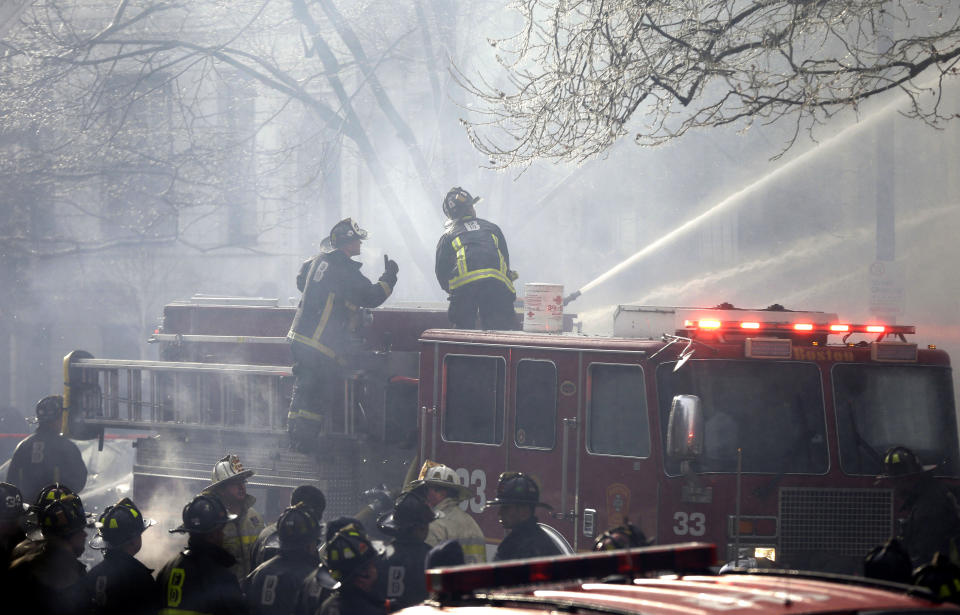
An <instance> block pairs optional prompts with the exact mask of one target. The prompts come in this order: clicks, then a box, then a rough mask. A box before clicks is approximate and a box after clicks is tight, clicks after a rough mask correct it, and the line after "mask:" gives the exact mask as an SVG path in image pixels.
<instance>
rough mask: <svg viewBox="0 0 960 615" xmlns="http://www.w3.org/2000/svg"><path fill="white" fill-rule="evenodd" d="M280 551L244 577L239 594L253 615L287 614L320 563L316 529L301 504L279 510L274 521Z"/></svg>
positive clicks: (316, 524)
mask: <svg viewBox="0 0 960 615" xmlns="http://www.w3.org/2000/svg"><path fill="white" fill-rule="evenodd" d="M277 536H278V537H279V538H280V551H279V553H277V555H275V556H273V557H272V558H270V559H268V560H267V561H266V562H264V563H263V564H261V565H259V566H257V568H256V569H255V570H254V571H253V572H251V573H250V574H249V575H247V578H245V579H244V580H243V583H242V587H243V593H244V595H245V596H246V598H247V603H248V604H249V605H250V612H251V613H255V614H256V615H289V614H290V613H293V611H294V607H295V606H296V601H297V591H299V589H300V587H301V586H302V585H303V582H304V579H306V577H307V575H308V574H310V573H311V572H312V571H313V570H314V569H316V568H317V566H318V565H319V564H320V555H319V553H318V552H317V546H318V544H319V538H320V526H319V524H318V523H317V520H316V519H315V518H314V517H313V515H311V514H310V513H309V512H308V510H307V507H306V506H305V505H303V504H302V503H301V504H297V505H296V506H291V507H290V508H287V509H286V510H285V511H283V514H281V515H280V518H279V519H277Z"/></svg>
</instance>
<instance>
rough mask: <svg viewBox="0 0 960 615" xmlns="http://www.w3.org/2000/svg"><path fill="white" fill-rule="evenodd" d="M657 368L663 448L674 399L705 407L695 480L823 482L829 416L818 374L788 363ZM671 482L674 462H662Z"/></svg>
mask: <svg viewBox="0 0 960 615" xmlns="http://www.w3.org/2000/svg"><path fill="white" fill-rule="evenodd" d="M673 366H674V363H673V362H670V363H664V364H662V365H660V366H659V367H658V368H657V388H658V391H657V401H658V404H659V410H660V426H661V430H662V434H661V437H662V439H663V442H664V444H666V429H667V423H668V421H669V415H670V403H671V401H672V400H673V396H674V395H681V394H686V395H697V396H698V397H700V402H701V405H702V407H703V419H704V421H703V432H704V433H703V448H704V451H703V455H701V456H700V458H698V459H697V460H695V461H694V464H693V467H694V469H695V470H696V471H698V472H736V471H737V449H738V448H739V449H741V451H742V458H743V471H744V472H753V473H769V474H774V475H778V474H823V473H825V472H826V471H827V469H828V467H829V460H828V457H827V436H826V414H825V411H824V406H823V390H822V386H821V377H820V369H819V368H818V367H817V365H816V364H814V363H800V362H792V361H782V362H781V361H732V360H731V361H718V360H710V361H706V360H696V359H694V360H691V361H689V362H688V363H687V364H686V365H684V366H683V367H681V368H680V369H679V370H678V371H676V372H675V371H673ZM665 464H666V468H667V472H668V473H669V474H674V475H675V474H679V473H680V463H679V461H676V460H673V459H666V460H665Z"/></svg>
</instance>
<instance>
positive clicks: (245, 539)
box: [223, 534, 259, 545]
mask: <svg viewBox="0 0 960 615" xmlns="http://www.w3.org/2000/svg"><path fill="white" fill-rule="evenodd" d="M257 536H259V534H253V535H250V536H228V537H226V538H224V539H223V544H235V543H238V542H239V543H240V544H244V545H250V544H253V543H254V542H256V540H257Z"/></svg>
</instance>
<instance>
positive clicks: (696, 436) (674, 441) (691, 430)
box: [667, 395, 703, 461]
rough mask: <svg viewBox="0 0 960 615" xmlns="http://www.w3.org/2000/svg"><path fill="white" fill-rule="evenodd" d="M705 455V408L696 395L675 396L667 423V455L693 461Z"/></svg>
mask: <svg viewBox="0 0 960 615" xmlns="http://www.w3.org/2000/svg"><path fill="white" fill-rule="evenodd" d="M702 453H703V408H701V406H700V398H699V397H697V396H696V395H675V396H674V398H673V402H672V403H671V404H670V419H669V421H668V422H667V455H669V456H670V457H672V458H674V459H679V460H682V461H691V460H693V459H696V458H697V457H699V456H700V455H701V454H702Z"/></svg>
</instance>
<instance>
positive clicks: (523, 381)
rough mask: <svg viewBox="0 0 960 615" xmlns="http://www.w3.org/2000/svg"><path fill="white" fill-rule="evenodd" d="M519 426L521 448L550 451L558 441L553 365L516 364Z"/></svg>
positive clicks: (515, 439)
mask: <svg viewBox="0 0 960 615" xmlns="http://www.w3.org/2000/svg"><path fill="white" fill-rule="evenodd" d="M516 408H517V424H516V431H515V432H514V442H516V444H517V446H519V447H521V448H545V449H551V448H553V446H554V444H556V441H557V366H556V365H554V364H553V362H551V361H530V360H525V361H520V362H519V363H518V364H517V404H516Z"/></svg>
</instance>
